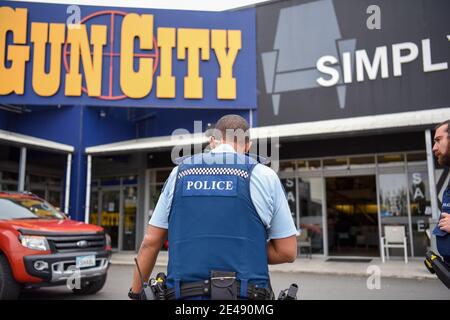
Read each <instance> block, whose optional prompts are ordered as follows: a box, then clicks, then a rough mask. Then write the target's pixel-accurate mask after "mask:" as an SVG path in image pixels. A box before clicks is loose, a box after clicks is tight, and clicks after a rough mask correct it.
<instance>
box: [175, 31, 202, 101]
mask: <svg viewBox="0 0 450 320" xmlns="http://www.w3.org/2000/svg"><path fill="white" fill-rule="evenodd" d="M186 50H187V52H188V72H187V77H184V97H185V98H186V99H201V98H203V78H202V77H200V76H199V71H200V70H199V69H200V66H199V64H200V61H199V51H200V52H201V57H202V60H209V30H207V29H183V28H180V29H178V44H177V56H178V59H181V60H184V59H186Z"/></svg>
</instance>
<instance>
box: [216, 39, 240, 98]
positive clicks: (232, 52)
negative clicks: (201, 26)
mask: <svg viewBox="0 0 450 320" xmlns="http://www.w3.org/2000/svg"><path fill="white" fill-rule="evenodd" d="M227 33H228V45H227ZM211 47H212V49H214V52H215V53H216V56H217V60H218V61H219V65H220V77H219V78H217V99H236V78H233V65H234V61H235V60H236V56H237V53H238V51H239V50H240V49H241V47H242V41H241V31H240V30H228V31H225V30H212V31H211ZM227 49H228V54H227Z"/></svg>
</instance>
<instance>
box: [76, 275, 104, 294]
mask: <svg viewBox="0 0 450 320" xmlns="http://www.w3.org/2000/svg"><path fill="white" fill-rule="evenodd" d="M105 282H106V274H105V275H103V276H102V277H101V278H99V279H98V280H94V281H89V280H88V281H86V282H85V283H82V284H81V289H72V292H73V293H74V294H77V295H78V294H79V295H85V294H94V293H97V292H99V291H100V290H102V288H103V286H104V285H105Z"/></svg>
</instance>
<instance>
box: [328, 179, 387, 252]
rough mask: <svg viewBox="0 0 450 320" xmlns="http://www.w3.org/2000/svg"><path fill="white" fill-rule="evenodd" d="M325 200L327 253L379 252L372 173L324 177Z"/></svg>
mask: <svg viewBox="0 0 450 320" xmlns="http://www.w3.org/2000/svg"><path fill="white" fill-rule="evenodd" d="M325 181H326V201H327V202H326V203H327V222H328V252H329V255H330V256H341V255H342V256H379V254H380V252H379V234H378V209H377V191H376V179H375V176H374V175H365V176H351V177H327V178H326V179H325Z"/></svg>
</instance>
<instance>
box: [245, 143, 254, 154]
mask: <svg viewBox="0 0 450 320" xmlns="http://www.w3.org/2000/svg"><path fill="white" fill-rule="evenodd" d="M251 148H252V141H251V140H249V141H248V142H246V143H245V153H248V152H249V151H250V149H251Z"/></svg>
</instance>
